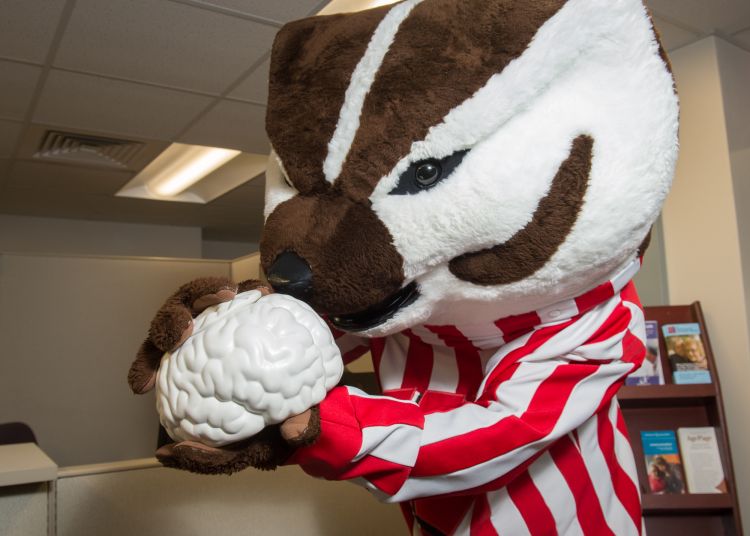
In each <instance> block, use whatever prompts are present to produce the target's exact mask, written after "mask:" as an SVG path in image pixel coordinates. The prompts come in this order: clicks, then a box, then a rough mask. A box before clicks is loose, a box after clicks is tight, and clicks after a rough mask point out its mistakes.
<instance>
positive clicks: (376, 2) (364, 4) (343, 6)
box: [318, 0, 396, 15]
mask: <svg viewBox="0 0 750 536" xmlns="http://www.w3.org/2000/svg"><path fill="white" fill-rule="evenodd" d="M395 2H396V0H331V2H329V3H328V4H327V5H326V6H325V7H324V8H323V9H321V10H320V11H319V12H318V15H332V14H334V13H352V12H354V11H362V10H365V9H372V8H374V7H380V6H385V5H388V4H393V3H395Z"/></svg>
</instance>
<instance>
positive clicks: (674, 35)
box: [653, 15, 700, 51]
mask: <svg viewBox="0 0 750 536" xmlns="http://www.w3.org/2000/svg"><path fill="white" fill-rule="evenodd" d="M653 19H654V26H655V27H656V30H657V31H658V32H659V35H660V36H661V42H662V45H664V48H665V49H666V50H667V51H670V50H676V49H678V48H680V47H682V46H685V45H687V44H690V43H692V42H693V41H696V40H697V39H699V38H700V34H697V33H694V32H691V31H689V30H685V29H684V28H680V27H679V26H675V25H674V24H672V23H670V22H667V21H665V20H664V19H662V18H660V17H658V16H656V15H655V16H654V17H653Z"/></svg>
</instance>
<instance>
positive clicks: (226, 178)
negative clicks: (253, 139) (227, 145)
mask: <svg viewBox="0 0 750 536" xmlns="http://www.w3.org/2000/svg"><path fill="white" fill-rule="evenodd" d="M267 159H268V157H267V155H265V154H250V153H242V152H240V151H237V150H234V149H223V148H218V147H205V146H201V145H187V144H183V143H173V144H172V145H170V146H169V147H168V148H167V149H166V150H165V151H164V152H163V153H162V154H160V155H159V156H158V157H157V158H156V159H154V161H153V162H151V163H150V164H149V165H147V166H146V167H145V168H144V169H143V170H142V171H141V172H140V173H139V174H138V175H136V176H135V177H134V178H133V180H131V181H130V182H129V183H128V184H126V185H125V186H124V187H123V188H122V189H121V190H120V191H119V192H118V193H117V195H118V196H120V197H138V198H142V199H155V200H160V201H181V202H187V203H208V202H210V201H212V200H213V199H216V198H217V197H219V196H221V195H223V194H225V193H226V192H228V191H229V190H232V189H233V188H236V187H237V186H239V185H241V184H243V183H245V182H247V181H249V180H251V179H253V178H255V177H257V176H258V175H260V174H262V173H263V172H264V171H265V169H266V161H267Z"/></svg>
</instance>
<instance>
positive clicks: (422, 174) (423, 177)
mask: <svg viewBox="0 0 750 536" xmlns="http://www.w3.org/2000/svg"><path fill="white" fill-rule="evenodd" d="M442 174H443V168H441V167H440V162H438V161H437V160H425V161H424V162H422V163H419V165H418V167H417V169H416V170H415V171H414V180H416V181H417V186H420V187H422V188H429V187H430V186H432V185H433V184H435V183H436V182H437V181H439V180H440V176H441V175H442Z"/></svg>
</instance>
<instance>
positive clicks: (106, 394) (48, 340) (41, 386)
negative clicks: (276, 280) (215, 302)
mask: <svg viewBox="0 0 750 536" xmlns="http://www.w3.org/2000/svg"><path fill="white" fill-rule="evenodd" d="M203 275H217V276H225V277H230V275H231V267H230V263H228V262H219V261H201V260H195V261H191V260H180V259H174V260H163V259H148V258H130V259H128V258H116V257H66V256H49V255H0V341H2V344H0V363H2V372H1V373H0V422H7V421H15V420H20V421H25V422H27V423H29V424H30V425H31V426H32V428H33V429H34V430H35V432H36V433H37V436H38V439H39V443H40V446H41V447H42V448H43V449H44V450H45V451H46V452H47V454H49V456H50V457H51V458H52V459H53V460H54V461H55V462H56V463H57V464H58V465H73V464H84V463H94V462H102V461H109V460H123V459H129V458H140V457H143V456H150V455H152V454H153V451H154V447H155V443H156V431H157V416H156V408H155V402H154V399H153V396H152V395H144V396H141V397H137V396H135V395H133V394H132V393H131V392H130V390H129V388H128V386H127V381H126V378H127V371H128V368H129V367H130V363H131V362H132V360H133V359H134V357H135V353H136V351H137V349H138V346H139V345H140V343H141V342H142V341H143V339H144V338H145V336H146V333H147V330H148V325H149V322H150V320H151V318H152V317H153V315H154V313H155V312H156V310H157V309H158V307H159V306H160V305H161V304H162V302H163V301H164V299H165V298H166V297H167V296H169V295H170V294H171V293H172V292H174V291H175V290H176V288H177V287H179V286H180V285H181V284H183V283H185V282H187V281H190V280H191V279H194V278H196V277H199V276H203Z"/></svg>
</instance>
